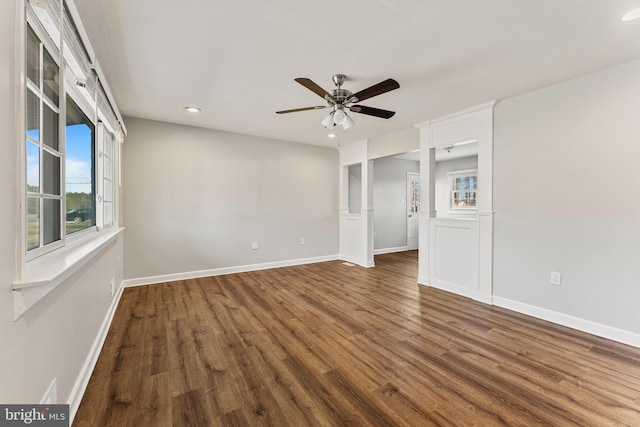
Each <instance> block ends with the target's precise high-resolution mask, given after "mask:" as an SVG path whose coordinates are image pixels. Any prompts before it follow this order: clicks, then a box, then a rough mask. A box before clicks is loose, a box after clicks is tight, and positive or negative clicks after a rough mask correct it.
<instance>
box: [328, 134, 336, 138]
mask: <svg viewBox="0 0 640 427" xmlns="http://www.w3.org/2000/svg"><path fill="white" fill-rule="evenodd" d="M336 136H337V135H336V134H335V133H330V134H329V135H327V137H329V138H335V137H336Z"/></svg>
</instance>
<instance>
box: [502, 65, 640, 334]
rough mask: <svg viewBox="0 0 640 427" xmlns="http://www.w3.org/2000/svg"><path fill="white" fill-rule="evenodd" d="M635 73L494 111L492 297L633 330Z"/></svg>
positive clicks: (586, 81) (639, 267)
mask: <svg viewBox="0 0 640 427" xmlns="http://www.w3.org/2000/svg"><path fill="white" fill-rule="evenodd" d="M639 76H640V61H634V62H631V63H628V64H626V65H622V66H618V67H614V68H611V69H608V70H604V71H601V72H598V73H595V74H591V75H587V76H584V77H581V78H578V79H574V80H571V81H567V82H564V83H561V84H558V85H556V86H552V87H548V88H545V89H541V90H538V91H535V92H530V93H528V94H525V95H522V96H518V97H515V98H511V99H507V100H505V101H502V102H500V103H499V104H498V105H497V107H496V110H495V142H494V144H495V145H494V146H495V151H494V159H495V160H494V162H495V163H494V165H495V166H494V174H495V175H494V176H495V178H494V202H495V203H494V206H495V212H496V214H495V259H494V294H495V295H497V296H500V297H503V298H508V299H511V300H515V301H519V302H523V303H526V304H530V305H533V306H536V307H542V308H546V309H549V310H553V311H556V312H560V313H565V314H568V315H572V316H576V317H579V318H582V319H587V320H591V321H594V322H598V323H601V324H604V325H609V326H612V327H617V328H620V329H624V330H627V331H631V332H635V333H639V332H640V305H639V304H640V262H639V260H640V197H638V194H637V190H636V187H637V183H638V181H639V179H640V172H639V169H638V162H639V159H640V126H639V125H638V123H639V120H638V118H639V117H640V77H639ZM550 271H558V272H561V273H562V285H561V286H560V287H558V286H553V285H550V284H549V273H550Z"/></svg>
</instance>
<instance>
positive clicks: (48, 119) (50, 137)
mask: <svg viewBox="0 0 640 427" xmlns="http://www.w3.org/2000/svg"><path fill="white" fill-rule="evenodd" d="M42 107H43V108H42V142H44V143H45V144H47V145H48V146H49V147H51V148H53V149H54V150H58V149H59V147H58V145H59V144H58V139H59V135H58V113H56V112H55V111H53V110H52V109H51V108H49V106H48V105H47V104H43V106H42Z"/></svg>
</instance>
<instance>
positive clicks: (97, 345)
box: [67, 282, 124, 425]
mask: <svg viewBox="0 0 640 427" xmlns="http://www.w3.org/2000/svg"><path fill="white" fill-rule="evenodd" d="M123 283H124V282H121V283H120V286H119V287H118V290H117V291H116V294H115V296H114V298H113V299H112V300H111V304H110V305H109V309H108V310H107V314H106V315H105V317H104V320H103V321H102V325H100V329H99V330H98V334H97V335H96V338H95V339H94V340H93V345H92V346H91V348H90V349H89V354H88V355H87V358H86V359H85V361H84V364H83V365H82V369H81V370H80V373H79V374H78V377H77V378H76V382H75V383H74V384H73V388H72V389H71V393H69V398H68V399H67V403H68V404H69V419H70V421H69V425H72V424H73V419H74V418H75V416H76V413H77V412H78V408H79V407H80V402H81V401H82V397H83V396H84V392H85V390H86V389H87V385H89V379H90V378H91V374H92V373H93V369H94V368H95V366H96V363H97V362H98V357H99V356H100V352H101V351H102V346H103V345H104V342H105V340H106V339H107V333H108V332H109V328H110V327H111V322H112V321H113V315H114V314H115V312H116V308H117V307H118V303H119V302H120V298H121V297H122V290H123V289H124V286H123Z"/></svg>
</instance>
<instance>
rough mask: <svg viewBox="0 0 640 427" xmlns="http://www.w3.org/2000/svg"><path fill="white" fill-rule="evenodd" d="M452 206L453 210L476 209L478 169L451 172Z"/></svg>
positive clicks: (450, 198)
mask: <svg viewBox="0 0 640 427" xmlns="http://www.w3.org/2000/svg"><path fill="white" fill-rule="evenodd" d="M448 175H449V183H450V184H449V185H450V188H451V193H450V197H449V200H450V208H451V209H452V210H465V209H466V210H472V209H476V197H477V190H478V172H477V171H476V169H468V170H460V171H453V172H449V174H448Z"/></svg>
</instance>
